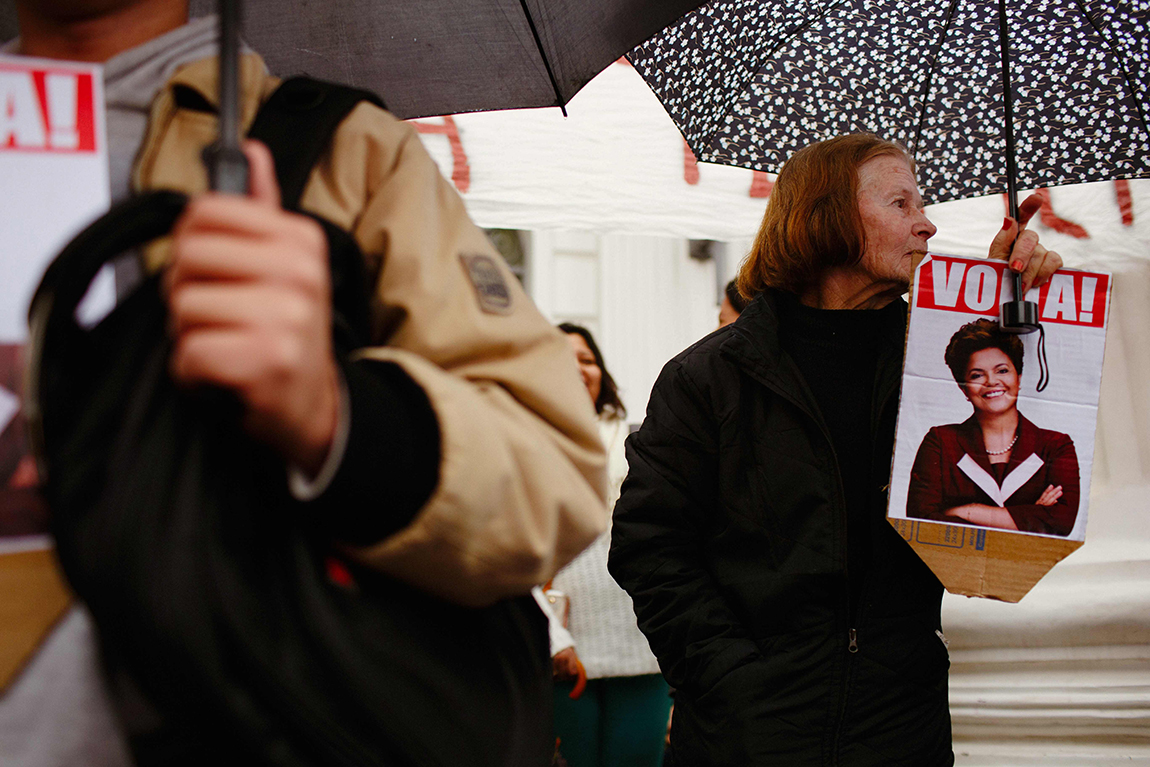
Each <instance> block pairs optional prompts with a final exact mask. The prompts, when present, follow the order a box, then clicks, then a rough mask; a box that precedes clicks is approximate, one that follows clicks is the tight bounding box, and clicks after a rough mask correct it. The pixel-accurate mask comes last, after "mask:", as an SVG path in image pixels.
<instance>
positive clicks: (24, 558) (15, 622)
mask: <svg viewBox="0 0 1150 767" xmlns="http://www.w3.org/2000/svg"><path fill="white" fill-rule="evenodd" d="M71 602H72V592H71V591H70V590H69V589H68V586H67V585H66V584H65V582H64V577H63V575H62V574H61V572H60V567H59V564H58V563H57V561H56V552H55V551H54V550H51V549H45V550H38V551H23V552H20V553H17V554H4V555H3V556H0V693H3V691H4V690H6V689H7V688H8V685H9V684H10V683H11V682H12V681H13V680H14V679H15V678H16V677H17V676H18V675H19V673H20V671H21V670H22V669H23V668H24V666H25V665H27V663H28V662H29V661H30V660H31V659H32V656H34V655H35V654H36V650H37V649H38V648H39V647H40V644H41V643H42V642H43V641H44V639H45V638H46V637H47V636H48V634H49V633H51V631H52V628H53V627H54V626H55V625H56V623H57V622H59V620H60V619H61V618H62V617H63V616H64V614H65V613H66V612H67V611H68V605H69V604H71Z"/></svg>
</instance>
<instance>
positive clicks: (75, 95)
mask: <svg viewBox="0 0 1150 767" xmlns="http://www.w3.org/2000/svg"><path fill="white" fill-rule="evenodd" d="M104 135H105V128H104V92H103V73H102V69H101V67H100V66H99V65H98V64H80V63H72V62H62V61H54V60H48V59H34V58H29V57H25V56H5V55H0V198H2V199H3V200H4V204H3V205H2V206H0V243H2V246H0V247H2V250H0V343H17V344H18V343H22V342H23V340H24V337H25V335H26V333H27V331H26V327H25V326H26V324H27V319H26V317H25V315H26V313H27V309H28V301H29V299H30V298H31V297H32V292H33V290H35V288H36V285H37V284H39V281H40V276H41V275H42V274H43V273H44V269H45V268H46V267H47V265H48V262H49V261H50V260H51V258H52V257H53V256H54V255H55V254H56V252H57V251H58V250H59V249H60V248H61V247H62V246H63V245H64V244H65V243H66V242H67V241H68V240H69V239H70V238H71V237H72V236H73V235H75V233H76V232H77V231H79V230H80V229H81V228H82V227H83V226H84V225H85V224H87V223H89V222H90V221H91V220H92V219H94V218H95V217H96V216H98V215H100V214H101V213H103V212H104V211H105V210H107V208H108V203H109V190H108V152H107V147H106V142H105V138H104Z"/></svg>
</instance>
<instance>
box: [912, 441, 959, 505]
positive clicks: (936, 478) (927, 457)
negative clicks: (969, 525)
mask: <svg viewBox="0 0 1150 767" xmlns="http://www.w3.org/2000/svg"><path fill="white" fill-rule="evenodd" d="M906 515H907V516H908V517H910V518H912V519H933V520H939V521H943V522H945V521H948V520H950V518H949V517H947V516H946V505H945V504H944V502H943V497H942V442H941V440H940V439H939V438H938V427H934V428H932V429H931V430H930V431H928V432H927V433H926V436H925V437H923V438H922V444H920V445H919V446H918V453H916V454H915V456H914V465H913V466H912V467H911V470H910V485H909V487H908V488H907V498H906ZM950 521H953V520H950Z"/></svg>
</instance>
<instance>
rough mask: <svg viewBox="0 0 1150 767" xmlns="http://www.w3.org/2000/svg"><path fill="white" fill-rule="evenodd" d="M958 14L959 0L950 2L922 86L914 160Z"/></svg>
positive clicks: (915, 131)
mask: <svg viewBox="0 0 1150 767" xmlns="http://www.w3.org/2000/svg"><path fill="white" fill-rule="evenodd" d="M957 12H958V0H951V1H950V8H948V9H947V11H946V21H945V22H944V23H943V25H942V32H940V33H939V35H938V40H937V41H936V42H935V44H934V51H933V52H932V54H931V63H930V70H929V71H928V72H927V75H926V82H925V83H923V85H922V91H921V92H920V93H919V104H920V107H919V112H918V125H917V126H915V129H914V159H915V160H917V159H918V149H919V146H921V139H922V131H923V126H924V125H925V124H926V108H927V104H926V99H927V96H929V95H930V89H931V87H932V86H933V85H934V76H935V75H936V74H937V73H938V67H939V54H940V53H941V52H942V44H943V43H944V42H946V36H947V34H948V33H949V32H950V25H951V23H952V22H953V21H954V16H955V14H956V13H957Z"/></svg>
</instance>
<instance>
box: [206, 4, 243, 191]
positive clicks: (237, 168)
mask: <svg viewBox="0 0 1150 767" xmlns="http://www.w3.org/2000/svg"><path fill="white" fill-rule="evenodd" d="M218 8H219V17H220V52H219V62H220V74H219V101H220V107H219V125H220V127H219V131H220V133H219V137H218V138H217V139H216V141H215V143H214V144H212V145H211V146H209V147H207V148H206V149H205V150H204V164H205V165H207V168H208V177H209V179H210V180H211V186H212V189H214V190H215V191H217V192H230V193H232V194H247V191H248V161H247V158H246V157H244V153H243V150H242V149H240V0H219V5H218Z"/></svg>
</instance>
